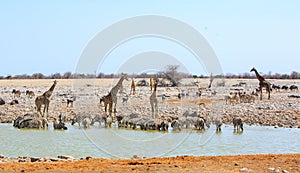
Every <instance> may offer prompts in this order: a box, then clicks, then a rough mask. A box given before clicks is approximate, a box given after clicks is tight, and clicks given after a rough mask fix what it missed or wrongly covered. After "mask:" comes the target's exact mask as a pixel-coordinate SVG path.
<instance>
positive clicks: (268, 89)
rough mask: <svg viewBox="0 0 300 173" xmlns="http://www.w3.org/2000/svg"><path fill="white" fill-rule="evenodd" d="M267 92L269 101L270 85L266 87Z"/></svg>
mask: <svg viewBox="0 0 300 173" xmlns="http://www.w3.org/2000/svg"><path fill="white" fill-rule="evenodd" d="M267 91H268V99H269V100H270V93H271V87H270V85H267Z"/></svg>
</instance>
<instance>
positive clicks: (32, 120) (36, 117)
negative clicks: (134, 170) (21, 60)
mask: <svg viewBox="0 0 300 173" xmlns="http://www.w3.org/2000/svg"><path fill="white" fill-rule="evenodd" d="M251 72H254V73H255V75H256V77H257V79H258V80H259V87H258V88H257V89H256V90H254V91H255V92H252V93H251V94H246V93H245V92H241V91H239V90H236V91H233V92H231V93H230V94H229V95H227V96H225V102H226V104H235V103H237V102H254V101H255V100H256V97H258V96H259V95H260V100H262V91H263V88H265V90H266V92H267V93H268V99H270V93H271V91H272V89H275V90H278V89H290V90H298V87H297V86H296V85H291V86H290V87H287V86H282V87H280V86H278V85H274V84H271V83H270V82H268V81H267V80H265V79H264V78H263V77H262V76H261V75H260V74H259V73H258V72H257V70H256V69H255V68H253V69H251ZM124 80H128V78H127V75H126V74H122V75H121V78H120V79H119V81H118V82H117V84H116V85H115V86H114V87H113V88H112V89H111V90H110V92H109V93H108V94H107V95H105V96H103V97H101V98H100V104H102V102H103V103H104V111H105V114H102V115H95V116H91V115H82V114H75V113H74V115H73V117H72V118H71V119H70V120H71V125H74V124H76V123H77V124H78V125H79V126H82V127H83V128H88V127H89V126H91V125H94V124H95V123H99V125H101V124H104V127H110V126H111V125H112V124H113V123H116V124H118V127H120V128H132V129H137V128H140V129H141V130H159V131H167V130H168V128H169V127H170V126H171V127H172V129H173V130H179V131H180V130H181V129H182V128H195V129H198V130H205V129H206V128H210V125H211V124H214V125H215V126H216V131H221V126H222V120H221V119H209V118H207V116H203V114H198V113H197V112H193V113H190V112H188V111H186V112H185V113H183V116H182V117H177V116H176V117H172V116H162V115H161V116H159V115H158V98H157V97H158V96H157V87H158V84H159V79H158V78H156V77H154V78H153V77H151V78H150V84H149V86H150V90H151V95H150V97H149V102H150V106H151V113H152V116H143V117H141V116H140V115H139V114H137V113H131V114H129V115H122V114H117V102H118V96H117V94H118V93H120V92H122V90H123V85H122V83H123V81H124ZM211 82H212V80H211ZM211 82H210V84H209V85H211ZM56 85H57V81H56V80H55V81H54V82H53V85H52V86H51V87H50V88H49V89H48V90H47V91H46V92H44V93H43V94H42V95H39V96H37V97H36V98H35V109H36V111H35V113H31V114H25V115H22V116H19V117H17V118H16V119H15V120H14V122H13V126H14V127H17V128H47V127H48V120H49V119H50V118H52V120H53V128H54V129H62V130H67V126H66V124H65V122H66V121H67V117H66V116H65V115H64V114H63V113H61V114H60V115H59V116H58V118H56V117H48V116H47V115H48V110H49V105H50V101H51V99H50V98H51V95H52V93H53V91H54V89H55V86H56ZM238 85H239V86H241V85H244V83H239V84H238ZM202 90H203V88H198V91H197V95H198V96H201V91H202ZM135 92H136V84H135V82H134V80H133V79H132V82H131V87H130V94H133V95H134V94H135ZM12 94H14V98H18V97H20V95H21V92H20V91H19V90H16V89H13V91H12ZM212 94H215V93H214V92H213V91H212ZM26 95H27V96H28V97H30V98H33V97H35V94H34V92H33V91H29V90H27V91H26ZM184 95H185V94H184V93H179V94H178V99H182V97H183V96H184ZM161 97H162V100H164V99H165V97H166V95H162V96H161ZM75 98H76V97H72V98H68V99H67V106H71V107H72V106H73V102H74V101H75V100H76V99H75ZM127 100H128V95H126V96H125V97H123V98H122V101H123V103H124V102H127ZM2 104H5V101H4V100H3V99H1V98H0V105H2ZM9 104H18V100H17V99H14V100H13V101H12V102H10V103H9ZM42 108H43V111H42ZM45 114H46V116H45ZM232 123H233V126H234V129H235V130H237V131H243V130H244V129H243V120H242V119H241V118H239V117H233V119H232Z"/></svg>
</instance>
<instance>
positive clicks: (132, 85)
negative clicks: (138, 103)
mask: <svg viewBox="0 0 300 173" xmlns="http://www.w3.org/2000/svg"><path fill="white" fill-rule="evenodd" d="M131 92H132V94H133V95H135V83H134V80H133V78H131V88H130V94H131Z"/></svg>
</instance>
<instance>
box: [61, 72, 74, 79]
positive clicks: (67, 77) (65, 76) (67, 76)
mask: <svg viewBox="0 0 300 173" xmlns="http://www.w3.org/2000/svg"><path fill="white" fill-rule="evenodd" d="M71 77H72V73H71V72H65V73H64V74H63V76H62V78H64V79H70V78H71Z"/></svg>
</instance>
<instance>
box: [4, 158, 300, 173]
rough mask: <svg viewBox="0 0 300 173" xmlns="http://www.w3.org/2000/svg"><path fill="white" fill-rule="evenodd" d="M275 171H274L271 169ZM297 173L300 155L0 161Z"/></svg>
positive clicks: (67, 167)
mask: <svg viewBox="0 0 300 173" xmlns="http://www.w3.org/2000/svg"><path fill="white" fill-rule="evenodd" d="M275 169H277V170H275ZM276 171H279V172H290V173H297V172H300V154H266V155H265V154H259V155H238V156H201V157H193V156H178V157H172V158H149V159H123V160H119V159H100V158H99V159H94V158H92V159H88V160H86V159H85V160H79V161H66V162H34V163H32V162H24V163H17V162H6V163H1V162H0V172H170V173H171V172H276Z"/></svg>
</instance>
